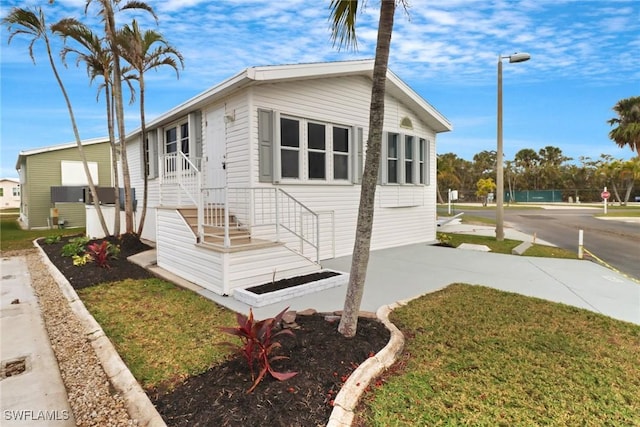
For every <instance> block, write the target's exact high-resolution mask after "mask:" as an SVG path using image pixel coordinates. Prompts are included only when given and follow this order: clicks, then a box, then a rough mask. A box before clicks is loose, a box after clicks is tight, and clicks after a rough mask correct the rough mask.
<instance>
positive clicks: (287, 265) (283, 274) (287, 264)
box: [225, 246, 320, 291]
mask: <svg viewBox="0 0 640 427" xmlns="http://www.w3.org/2000/svg"><path fill="white" fill-rule="evenodd" d="M225 255H228V256H229V288H228V290H229V291H231V290H232V289H234V288H238V287H241V288H246V287H250V286H255V285H260V284H264V283H269V282H271V281H272V280H274V278H275V280H280V279H283V278H287V277H295V276H298V275H302V274H309V273H314V272H316V271H319V270H320V266H319V265H318V264H314V263H312V262H310V261H308V260H306V259H305V258H303V257H301V256H300V255H298V254H297V253H295V252H293V251H291V250H290V249H288V248H287V247H286V246H275V247H271V248H265V249H256V250H249V251H240V252H232V253H229V254H225Z"/></svg>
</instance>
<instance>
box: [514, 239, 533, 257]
mask: <svg viewBox="0 0 640 427" xmlns="http://www.w3.org/2000/svg"><path fill="white" fill-rule="evenodd" d="M531 246H533V243H531V242H522V243H520V244H519V245H518V246H516V247H515V248H513V249H512V250H511V254H512V255H522V254H524V253H525V252H526V251H527V249H529V248H530V247H531Z"/></svg>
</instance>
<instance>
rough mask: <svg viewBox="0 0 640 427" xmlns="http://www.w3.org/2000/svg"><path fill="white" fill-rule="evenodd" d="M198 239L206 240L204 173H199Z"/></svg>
mask: <svg viewBox="0 0 640 427" xmlns="http://www.w3.org/2000/svg"><path fill="white" fill-rule="evenodd" d="M197 176H198V179H197V181H198V189H199V190H200V191H199V197H198V241H199V242H201V243H202V242H204V226H203V224H204V190H203V188H202V174H200V173H198V175H197Z"/></svg>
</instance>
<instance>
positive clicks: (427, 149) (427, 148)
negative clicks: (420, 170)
mask: <svg viewBox="0 0 640 427" xmlns="http://www.w3.org/2000/svg"><path fill="white" fill-rule="evenodd" d="M424 169H425V171H424V185H431V140H430V139H426V140H425V142H424Z"/></svg>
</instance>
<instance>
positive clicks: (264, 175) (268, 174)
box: [258, 109, 274, 182]
mask: <svg viewBox="0 0 640 427" xmlns="http://www.w3.org/2000/svg"><path fill="white" fill-rule="evenodd" d="M273 140H274V129H273V111H271V110H262V109H258V150H259V153H258V162H259V166H258V180H259V181H260V182H273Z"/></svg>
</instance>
